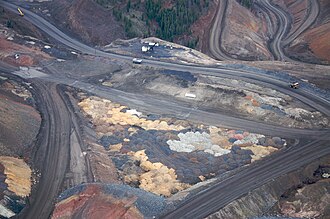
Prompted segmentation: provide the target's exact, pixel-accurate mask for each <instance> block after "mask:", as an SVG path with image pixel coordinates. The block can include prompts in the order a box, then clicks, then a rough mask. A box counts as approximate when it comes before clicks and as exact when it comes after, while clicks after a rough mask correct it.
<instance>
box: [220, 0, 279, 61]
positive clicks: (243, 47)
mask: <svg viewBox="0 0 330 219" xmlns="http://www.w3.org/2000/svg"><path fill="white" fill-rule="evenodd" d="M226 14H227V15H226V17H225V27H224V31H223V36H222V37H221V39H219V40H221V44H220V45H222V47H223V48H224V50H225V51H226V52H227V53H229V54H230V56H232V57H233V58H238V59H243V60H270V59H271V58H272V55H271V53H270V52H269V51H268V48H267V40H268V38H267V35H266V34H265V33H266V32H267V27H266V23H265V22H264V21H263V20H262V19H261V18H259V17H257V16H255V15H254V14H253V13H252V12H251V11H250V10H249V9H247V8H245V7H243V6H242V5H240V4H239V3H238V2H236V1H228V7H227V10H226Z"/></svg>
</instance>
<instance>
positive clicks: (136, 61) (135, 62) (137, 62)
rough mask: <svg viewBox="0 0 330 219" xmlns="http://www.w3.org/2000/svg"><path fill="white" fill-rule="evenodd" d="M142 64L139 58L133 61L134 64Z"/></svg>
mask: <svg viewBox="0 0 330 219" xmlns="http://www.w3.org/2000/svg"><path fill="white" fill-rule="evenodd" d="M141 63H142V59H137V58H134V59H133V64H141Z"/></svg>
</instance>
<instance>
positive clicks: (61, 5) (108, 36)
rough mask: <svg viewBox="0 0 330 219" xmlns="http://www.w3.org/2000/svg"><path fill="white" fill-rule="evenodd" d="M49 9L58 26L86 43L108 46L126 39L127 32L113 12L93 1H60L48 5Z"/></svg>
mask: <svg viewBox="0 0 330 219" xmlns="http://www.w3.org/2000/svg"><path fill="white" fill-rule="evenodd" d="M47 8H48V9H49V11H50V14H51V16H52V18H53V19H55V22H56V23H57V24H60V25H61V26H62V28H65V29H67V30H69V31H71V32H73V33H74V34H75V35H76V37H78V38H80V39H83V40H84V41H87V42H90V43H93V44H97V45H106V44H109V43H110V42H112V41H114V40H116V39H117V38H125V30H124V28H123V26H121V25H120V24H119V23H118V22H117V21H116V20H115V18H114V16H113V14H112V11H111V10H105V9H104V8H103V7H102V6H100V5H98V4H97V3H96V2H95V1H93V0H74V1H69V0H58V1H53V2H51V3H49V4H47Z"/></svg>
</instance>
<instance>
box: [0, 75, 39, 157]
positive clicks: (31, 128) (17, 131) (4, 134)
mask: <svg viewBox="0 0 330 219" xmlns="http://www.w3.org/2000/svg"><path fill="white" fill-rule="evenodd" d="M29 102H30V103H33V99H32V96H31V94H30V93H29V91H27V90H26V89H25V88H24V87H22V86H20V85H19V84H18V83H16V82H13V81H9V80H0V148H1V155H8V156H22V155H24V153H25V152H26V150H27V149H28V148H27V146H28V145H30V144H31V143H32V141H33V140H34V139H35V137H36V135H37V133H38V131H39V127H40V123H41V118H40V115H39V113H38V112H37V111H36V109H35V108H33V107H32V106H31V105H28V103H29Z"/></svg>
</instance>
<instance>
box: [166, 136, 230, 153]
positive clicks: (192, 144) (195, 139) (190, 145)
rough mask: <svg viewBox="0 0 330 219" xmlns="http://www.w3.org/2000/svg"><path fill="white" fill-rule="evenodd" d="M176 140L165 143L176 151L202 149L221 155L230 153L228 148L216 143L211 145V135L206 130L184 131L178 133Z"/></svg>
mask: <svg viewBox="0 0 330 219" xmlns="http://www.w3.org/2000/svg"><path fill="white" fill-rule="evenodd" d="M178 137H179V138H180V140H179V141H177V140H168V141H167V144H168V145H169V146H170V149H171V150H173V151H177V152H193V151H196V150H201V151H204V152H205V153H210V154H213V155H214V156H216V157H217V156H221V155H224V154H228V153H230V150H227V149H223V148H221V147H220V146H218V145H213V144H212V141H211V136H210V135H209V134H208V133H206V132H202V133H200V132H186V133H179V134H178Z"/></svg>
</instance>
